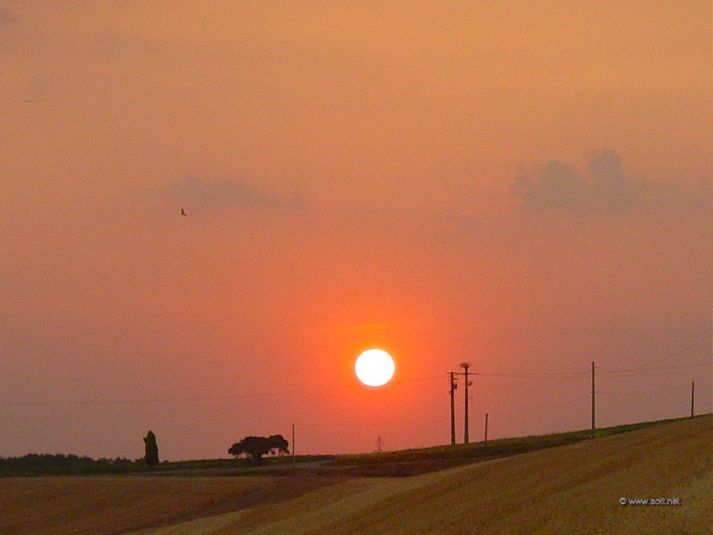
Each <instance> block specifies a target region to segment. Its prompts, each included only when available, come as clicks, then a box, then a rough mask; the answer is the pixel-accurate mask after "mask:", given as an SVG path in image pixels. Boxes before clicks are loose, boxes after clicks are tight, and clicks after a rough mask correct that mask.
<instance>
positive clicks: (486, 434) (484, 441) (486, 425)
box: [483, 412, 488, 446]
mask: <svg viewBox="0 0 713 535" xmlns="http://www.w3.org/2000/svg"><path fill="white" fill-rule="evenodd" d="M487 445H488V413H487V412H486V413H485V437H484V438H483V446H487Z"/></svg>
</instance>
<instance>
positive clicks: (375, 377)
mask: <svg viewBox="0 0 713 535" xmlns="http://www.w3.org/2000/svg"><path fill="white" fill-rule="evenodd" d="M395 370H396V366H395V365H394V359H392V358H391V355H389V354H388V353H387V352H386V351H383V350H381V349H368V350H367V351H364V352H363V353H362V354H361V355H359V358H357V360H356V362H355V363H354V371H355V372H356V375H357V377H358V378H359V380H360V381H361V382H362V383H364V384H365V385H367V386H383V385H385V384H386V383H388V382H389V381H390V380H391V378H392V377H393V376H394V371H395Z"/></svg>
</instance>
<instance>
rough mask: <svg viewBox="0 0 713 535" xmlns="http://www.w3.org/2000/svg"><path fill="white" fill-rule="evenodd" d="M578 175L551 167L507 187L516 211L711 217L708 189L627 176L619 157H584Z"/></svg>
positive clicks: (611, 154) (563, 166)
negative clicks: (700, 214) (667, 213)
mask: <svg viewBox="0 0 713 535" xmlns="http://www.w3.org/2000/svg"><path fill="white" fill-rule="evenodd" d="M587 157H588V162H587V165H586V167H585V169H584V171H578V170H577V169H575V168H574V167H573V166H570V165H567V164H564V163H561V162H558V161H551V162H549V163H548V164H547V165H545V166H544V167H543V168H542V169H540V170H538V171H537V172H536V173H534V174H525V175H522V176H519V177H517V178H516V179H515V180H514V182H513V184H512V187H511V192H512V195H513V196H514V197H515V198H517V199H518V200H519V205H520V206H521V207H522V208H524V209H527V210H530V211H533V212H560V213H571V214H581V213H626V212H634V211H639V210H664V211H676V212H701V211H705V212H709V213H710V212H711V209H712V208H713V202H712V200H713V195H712V193H713V188H711V187H710V185H709V184H701V185H700V186H699V187H697V188H692V189H686V188H684V187H683V186H682V185H680V184H679V183H676V182H662V181H654V180H647V179H645V178H640V177H635V176H631V175H628V174H626V173H625V172H624V170H623V168H622V164H621V157H620V156H619V155H618V154H617V153H615V152H612V151H607V150H604V151H595V152H591V153H589V154H588V155H587Z"/></svg>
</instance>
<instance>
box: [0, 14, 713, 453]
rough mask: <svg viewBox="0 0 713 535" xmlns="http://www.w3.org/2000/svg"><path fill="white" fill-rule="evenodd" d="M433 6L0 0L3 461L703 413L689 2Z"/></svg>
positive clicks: (708, 213)
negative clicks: (461, 376)
mask: <svg viewBox="0 0 713 535" xmlns="http://www.w3.org/2000/svg"><path fill="white" fill-rule="evenodd" d="M447 4H449V5H448V7H445V6H444V5H443V3H442V2H416V3H408V4H407V3H403V4H396V3H394V4H390V6H391V7H385V6H384V3H382V2H357V3H354V2H331V1H330V2H300V3H290V4H289V5H287V4H285V3H283V2H258V3H254V2H244V3H238V2H235V3H230V4H227V5H226V4H222V3H208V2H200V3H199V2H193V3H191V2H178V3H177V2H165V3H161V2H152V3H150V7H148V6H147V3H145V2H125V3H120V4H118V3H117V4H111V5H109V4H104V5H102V4H99V3H96V2H89V1H87V2H73V3H72V4H71V5H69V6H65V5H63V4H55V3H49V2H48V3H35V4H33V5H30V4H26V3H22V2H12V1H10V2H2V1H0V65H2V67H1V69H0V72H2V80H3V81H2V86H3V98H2V99H0V116H2V117H3V125H2V128H0V157H1V160H0V161H2V168H1V169H0V195H1V199H2V203H0V243H2V250H3V254H2V256H3V260H2V262H0V295H1V296H2V297H1V298H0V365H1V366H2V373H0V429H2V440H0V455H3V456H8V455H19V454H24V453H28V452H65V453H78V454H87V455H91V456H117V455H120V456H128V457H132V458H133V457H138V456H141V455H142V453H143V443H142V441H141V438H142V437H143V435H145V433H146V431H147V430H148V429H152V430H153V431H154V432H155V433H156V435H157V438H158V443H159V448H160V452H161V456H162V458H168V459H174V460H175V459H186V458H205V457H218V456H226V455H227V453H226V450H227V448H228V447H229V446H230V445H231V444H232V443H233V442H236V441H237V440H239V439H240V438H242V437H243V436H245V435H250V434H274V433H282V434H284V435H285V436H288V435H289V432H290V425H291V424H292V423H293V422H295V423H296V424H297V430H298V444H297V449H298V452H301V453H318V452H324V453H327V452H343V451H369V450H372V449H374V448H375V444H376V437H377V435H381V436H382V437H383V438H384V447H386V448H388V449H396V448H406V447H418V446H424V445H432V444H439V443H446V442H447V441H448V440H449V428H448V388H447V379H446V372H448V371H451V370H455V369H456V368H457V365H458V363H459V362H461V361H463V360H466V359H467V360H470V361H471V362H472V363H473V370H475V371H476V372H480V373H482V374H483V375H482V376H479V377H476V378H475V380H474V385H473V395H474V397H473V400H472V405H471V415H472V418H471V425H472V430H471V437H472V438H473V439H475V440H480V439H481V438H482V422H483V415H484V413H485V412H486V411H487V412H488V413H489V414H490V436H492V437H497V436H512V435H521V434H533V433H543V432H549V431H555V430H570V429H580V428H585V427H587V426H588V425H589V388H590V384H589V380H590V379H589V375H588V370H589V366H590V362H591V361H593V360H594V361H596V362H597V366H598V368H599V370H600V373H599V374H598V379H597V381H598V383H597V384H598V390H600V391H601V392H600V394H599V404H598V408H597V411H598V412H597V414H598V423H599V424H600V425H613V424H618V423H626V422H632V421H640V420H650V419H659V418H667V417H676V416H685V415H686V414H687V411H688V410H689V409H688V407H689V395H690V383H691V381H696V393H697V400H696V404H697V410H698V411H699V412H710V411H711V410H713V400H712V394H711V379H712V377H711V373H712V370H711V339H710V337H709V335H710V332H711V329H712V321H713V308H712V307H713V303H712V301H711V296H712V290H713V232H712V229H713V182H712V179H713V176H712V175H711V169H713V124H712V123H713V120H712V117H713V116H712V115H711V111H712V109H711V104H712V102H711V99H712V95H711V82H712V77H711V75H712V74H713V72H712V69H711V65H712V61H711V60H712V54H711V45H712V32H711V5H710V2H704V1H700V2H686V3H685V5H684V6H682V5H681V4H679V3H675V2H655V1H651V2H624V3H621V2H614V1H612V2H597V3H592V2H589V1H581V2H579V1H577V2H572V1H566V2H537V3H535V2H510V3H507V2H499V3H497V4H491V3H483V4H479V5H473V4H474V3H467V2H464V3H459V2H454V3H447ZM182 207H183V208H185V209H186V211H187V212H188V213H189V216H188V217H181V216H180V215H179V213H180V209H181V208H182ZM369 347H380V348H383V349H386V350H389V351H390V352H391V353H392V355H393V356H394V358H395V360H396V364H397V372H396V376H395V381H394V383H392V384H390V385H389V386H387V387H384V388H382V389H368V388H365V387H362V386H360V385H359V384H358V382H357V380H356V378H355V376H354V373H353V364H354V360H355V358H356V356H357V355H358V354H359V352H360V351H361V350H363V349H367V348H369ZM622 368H635V369H637V370H638V369H644V370H639V371H635V372H616V373H615V372H613V371H612V370H617V369H622ZM651 368H654V369H651ZM509 372H522V373H533V372H545V373H550V372H573V374H572V375H544V376H528V375H523V376H503V375H486V374H497V373H509ZM458 395H459V399H458V429H459V431H458V434H459V437H460V436H461V433H462V427H461V418H462V404H463V400H462V399H461V398H460V396H461V395H462V391H459V392H458ZM216 398H217V399H216ZM148 401H152V402H151V403H149V402H148ZM95 402H96V403H95Z"/></svg>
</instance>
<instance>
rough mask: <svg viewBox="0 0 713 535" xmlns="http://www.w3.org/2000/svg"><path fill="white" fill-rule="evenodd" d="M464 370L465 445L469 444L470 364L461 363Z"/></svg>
mask: <svg viewBox="0 0 713 535" xmlns="http://www.w3.org/2000/svg"><path fill="white" fill-rule="evenodd" d="M460 367H461V368H463V375H464V376H465V396H464V398H465V413H464V415H463V443H464V444H468V405H469V403H468V402H469V400H468V386H469V385H470V384H469V383H468V368H470V362H461V365H460Z"/></svg>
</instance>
